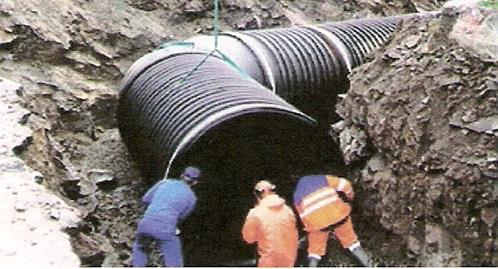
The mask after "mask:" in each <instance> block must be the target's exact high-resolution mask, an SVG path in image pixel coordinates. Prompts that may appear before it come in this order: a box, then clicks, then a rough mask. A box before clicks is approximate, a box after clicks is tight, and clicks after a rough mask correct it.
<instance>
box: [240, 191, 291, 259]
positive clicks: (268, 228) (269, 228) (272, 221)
mask: <svg viewBox="0 0 498 269" xmlns="http://www.w3.org/2000/svg"><path fill="white" fill-rule="evenodd" d="M242 237H243V239H244V240H245V241H246V242H247V243H254V242H257V244H258V254H259V256H260V257H259V261H258V266H259V267H293V266H294V262H295V261H296V255H297V245H298V234H297V228H296V218H295V216H294V213H293V212H292V209H290V208H289V207H288V206H287V205H285V200H284V199H282V198H280V197H279V196H278V195H276V194H271V195H268V196H267V197H265V198H263V199H262V200H261V201H260V202H259V203H258V205H256V206H255V207H254V208H253V209H251V210H250V211H249V214H248V215H247V218H246V221H245V223H244V227H243V228H242Z"/></svg>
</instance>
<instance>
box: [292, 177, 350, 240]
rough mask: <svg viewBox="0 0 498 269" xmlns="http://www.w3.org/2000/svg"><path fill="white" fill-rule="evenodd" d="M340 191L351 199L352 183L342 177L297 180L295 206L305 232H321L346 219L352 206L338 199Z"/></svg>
mask: <svg viewBox="0 0 498 269" xmlns="http://www.w3.org/2000/svg"><path fill="white" fill-rule="evenodd" d="M339 191H340V192H344V194H346V196H347V197H348V198H349V199H353V196H354V193H353V188H352V186H351V183H350V182H349V181H347V180H346V179H344V178H338V177H335V176H328V175H312V176H305V177H302V178H301V179H300V180H299V182H298V184H297V187H296V191H295V193H294V205H295V207H296V209H297V212H298V213H299V217H300V218H301V221H302V222H303V224H304V227H305V230H306V231H308V232H309V231H316V230H320V229H323V228H325V227H328V226H330V225H333V224H336V223H337V222H339V221H341V220H343V219H344V218H346V217H347V216H349V214H350V213H351V206H350V205H349V204H348V203H346V202H344V201H343V200H342V199H341V197H339V195H338V194H337V192H339Z"/></svg>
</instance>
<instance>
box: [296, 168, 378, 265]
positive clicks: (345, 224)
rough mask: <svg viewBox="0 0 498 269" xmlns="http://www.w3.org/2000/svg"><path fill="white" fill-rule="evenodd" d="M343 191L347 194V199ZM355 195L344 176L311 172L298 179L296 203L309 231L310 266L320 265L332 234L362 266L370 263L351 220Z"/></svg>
mask: <svg viewBox="0 0 498 269" xmlns="http://www.w3.org/2000/svg"><path fill="white" fill-rule="evenodd" d="M340 193H342V194H344V195H342V196H345V198H344V200H343V198H341V196H340V195H339V194H340ZM353 197H354V192H353V188H352V186H351V183H350V182H349V181H348V180H346V179H344V178H339V177H335V176H330V175H309V176H304V177H301V178H300V179H299V181H298V183H297V187H296V190H295V192H294V205H295V207H296V210H297V212H298V213H299V217H300V218H301V221H302V223H303V225H304V228H305V230H306V231H307V232H308V261H309V264H308V265H309V266H310V267H315V266H318V263H319V262H320V260H321V258H322V256H323V255H325V251H326V246H327V241H328V238H329V234H330V233H333V234H334V235H335V237H336V238H337V239H338V240H339V241H340V243H341V245H342V246H343V247H344V248H346V249H349V250H350V251H351V252H352V253H353V255H354V256H355V257H356V258H357V259H358V260H359V262H360V263H361V264H362V265H363V266H371V265H370V261H369V258H368V256H367V255H366V253H365V252H364V250H363V249H362V247H361V245H360V241H358V237H357V236H356V233H355V231H354V229H353V224H352V222H351V217H350V213H351V206H350V205H349V203H348V202H349V201H351V200H352V199H353ZM345 200H346V201H345Z"/></svg>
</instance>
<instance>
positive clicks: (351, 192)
mask: <svg viewBox="0 0 498 269" xmlns="http://www.w3.org/2000/svg"><path fill="white" fill-rule="evenodd" d="M346 197H347V198H348V200H349V201H350V202H351V201H353V199H354V191H353V190H351V191H350V192H347V193H346Z"/></svg>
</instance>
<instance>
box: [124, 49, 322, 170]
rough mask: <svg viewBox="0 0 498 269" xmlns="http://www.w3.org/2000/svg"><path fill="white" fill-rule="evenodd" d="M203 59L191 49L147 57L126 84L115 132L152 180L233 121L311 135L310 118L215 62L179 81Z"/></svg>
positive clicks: (209, 61)
mask: <svg viewBox="0 0 498 269" xmlns="http://www.w3.org/2000/svg"><path fill="white" fill-rule="evenodd" d="M205 56H206V55H205V54H204V53H202V52H196V51H194V50H191V51H182V52H179V51H175V52H170V51H168V50H162V51H156V52H154V53H152V54H151V55H149V56H147V59H146V60H147V61H146V62H147V64H148V66H147V67H146V68H144V65H142V64H143V63H145V62H144V61H143V60H142V61H139V62H137V64H136V65H134V66H133V67H132V68H131V69H130V72H129V76H127V78H126V79H125V81H124V85H123V87H124V88H123V91H122V92H121V96H120V106H119V127H120V130H121V132H122V136H123V138H124V139H125V142H126V144H127V145H128V147H129V148H130V150H131V151H132V153H133V154H134V155H135V156H136V157H137V160H138V161H139V162H140V163H141V166H142V167H144V168H146V170H147V171H148V174H150V175H155V176H161V174H162V173H164V171H165V170H166V168H167V167H169V166H170V165H171V163H172V162H173V161H174V160H175V159H176V158H177V157H179V156H181V155H182V154H183V153H185V151H186V150H188V149H189V148H190V147H191V146H192V145H193V144H194V143H195V142H196V141H197V140H198V139H199V138H200V137H201V136H203V135H205V134H206V133H208V132H212V131H214V130H217V127H219V125H221V124H225V125H227V124H229V122H233V121H235V119H236V118H241V117H242V118H251V119H255V118H264V119H265V121H261V122H260V125H261V126H258V125H255V126H252V127H253V128H258V129H264V130H265V132H272V131H277V130H279V129H280V128H285V126H282V125H281V123H283V122H286V124H289V126H292V123H290V122H293V123H294V124H295V128H296V130H295V131H296V132H297V130H303V129H304V130H309V131H312V130H313V127H314V120H313V119H312V118H310V117H308V116H306V115H305V114H303V113H302V112H300V111H299V110H297V109H296V108H295V107H293V106H292V105H290V104H289V103H287V102H286V101H284V100H283V99H282V98H280V97H279V96H277V95H275V94H273V93H272V92H271V91H268V90H267V89H266V88H264V87H263V86H262V85H261V84H259V83H257V82H256V81H255V80H253V79H251V78H249V77H243V75H241V74H239V73H238V72H237V71H236V70H235V69H233V68H232V67H230V66H229V65H228V64H226V63H225V62H224V61H223V60H221V59H219V58H218V57H209V58H207V60H206V62H205V63H204V64H203V65H201V66H200V68H199V69H198V70H197V71H196V72H194V73H192V75H191V76H189V77H188V78H187V79H186V80H185V81H182V80H183V79H184V78H185V77H186V76H187V74H189V72H191V70H192V69H193V68H194V67H195V66H196V65H197V64H199V62H200V61H201V60H202V59H204V58H205ZM135 72H139V75H137V74H138V73H135ZM133 74H135V75H133ZM238 121H240V120H238ZM247 121H249V120H246V121H244V122H243V121H240V124H247ZM225 131H227V130H225ZM228 131H232V132H242V135H243V133H244V132H245V133H248V134H249V133H250V131H247V130H245V126H243V125H239V126H237V125H234V126H232V130H228ZM253 134H254V133H253ZM273 135H275V136H278V135H279V134H278V133H274V134H273ZM267 142H272V140H268V141H267Z"/></svg>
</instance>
